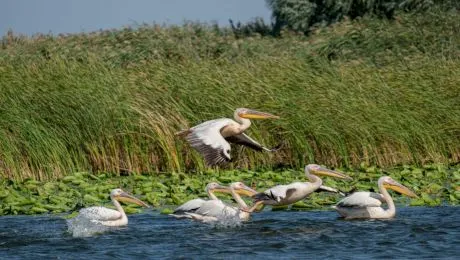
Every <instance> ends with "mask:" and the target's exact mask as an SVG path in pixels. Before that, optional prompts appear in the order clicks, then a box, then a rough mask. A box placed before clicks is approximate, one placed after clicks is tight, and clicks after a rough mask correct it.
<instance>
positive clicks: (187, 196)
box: [0, 164, 460, 215]
mask: <svg viewBox="0 0 460 260" xmlns="http://www.w3.org/2000/svg"><path fill="white" fill-rule="evenodd" d="M346 172H348V174H349V175H350V176H352V177H353V178H354V180H353V181H341V180H337V179H333V178H323V180H324V181H325V185H328V186H331V187H335V188H339V189H340V190H343V191H349V190H351V189H352V188H353V187H354V188H356V189H357V190H370V189H371V188H373V189H375V190H376V189H377V180H378V178H379V177H381V176H383V175H390V176H392V177H393V178H395V179H396V180H398V181H401V183H403V184H404V185H407V187H409V188H411V189H412V190H414V191H415V192H416V193H417V194H418V195H419V198H418V199H412V200H410V199H409V198H407V197H404V196H402V195H396V194H395V193H393V194H395V195H393V198H394V199H395V201H396V202H397V203H398V204H409V203H410V205H417V206H420V205H426V206H437V205H441V204H446V203H447V204H451V205H458V204H459V202H460V190H459V189H458V187H460V165H457V166H455V167H451V168H447V167H444V166H443V165H439V164H433V165H425V166H424V167H420V168H414V167H409V166H404V167H401V168H392V169H388V170H387V171H384V170H382V169H380V168H377V167H368V168H360V169H357V170H354V171H352V170H347V171H346ZM211 181H218V182H220V183H223V184H229V183H230V182H234V181H243V182H245V183H246V184H248V185H250V186H253V187H254V188H256V189H257V190H258V191H263V190H265V189H266V188H270V187H272V186H274V185H276V184H286V183H291V182H293V181H305V177H304V174H303V172H300V171H292V170H290V171H277V172H273V171H268V172H252V171H225V172H215V171H213V172H206V173H202V174H193V175H190V174H183V173H170V174H160V175H156V176H152V175H148V176H145V175H135V176H122V177H120V176H114V175H110V174H99V175H98V176H95V175H92V174H90V173H87V172H82V173H75V174H72V175H68V176H66V177H64V178H63V179H61V180H59V181H50V182H40V181H35V180H31V179H28V180H25V181H22V182H17V181H7V180H2V181H0V215H6V214H41V213H60V212H69V211H76V210H78V209H80V208H82V207H89V206H94V205H104V206H108V207H112V208H113V206H112V205H111V203H110V201H109V193H110V190H111V189H113V188H117V187H121V188H123V189H125V190H127V191H130V192H132V193H133V194H134V195H135V196H137V197H138V198H140V199H142V200H144V201H145V202H147V203H149V204H150V205H153V206H154V207H155V208H156V209H157V210H160V211H161V212H163V213H170V212H171V209H172V208H174V205H179V204H181V203H184V202H185V201H188V200H191V199H194V198H198V197H203V198H205V197H207V194H206V193H205V191H204V189H205V186H206V183H208V182H211ZM222 198H227V199H228V198H230V197H229V196H227V195H223V196H222ZM338 199H340V196H339V195H337V194H331V193H324V192H323V193H315V194H312V195H311V196H310V197H309V198H308V199H307V200H305V201H301V202H298V203H296V204H294V205H293V206H292V209H294V210H305V209H312V208H315V209H327V208H329V206H331V205H333V204H335V203H336V202H337V201H338ZM124 208H125V209H126V212H128V213H137V212H140V210H141V209H140V208H138V207H137V206H134V205H132V204H127V205H125V206H124ZM274 210H279V209H277V208H275V209H274ZM72 215H73V214H72Z"/></svg>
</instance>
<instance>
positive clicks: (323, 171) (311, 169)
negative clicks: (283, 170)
mask: <svg viewBox="0 0 460 260" xmlns="http://www.w3.org/2000/svg"><path fill="white" fill-rule="evenodd" d="M305 173H306V174H309V173H311V174H314V175H324V176H331V177H336V178H340V179H346V180H353V178H351V177H350V176H348V175H346V174H344V173H341V172H338V171H333V170H329V169H327V168H325V167H322V166H320V165H318V164H309V165H307V166H305Z"/></svg>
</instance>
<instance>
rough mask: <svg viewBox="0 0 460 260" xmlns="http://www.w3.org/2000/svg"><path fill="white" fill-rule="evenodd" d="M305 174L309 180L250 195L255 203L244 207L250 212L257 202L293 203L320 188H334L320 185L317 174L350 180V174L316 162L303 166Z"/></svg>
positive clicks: (267, 203)
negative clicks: (250, 206) (249, 207)
mask: <svg viewBox="0 0 460 260" xmlns="http://www.w3.org/2000/svg"><path fill="white" fill-rule="evenodd" d="M305 174H306V176H307V178H308V180H309V181H310V182H294V183H291V184H288V185H277V186H275V187H273V188H270V189H268V190H266V191H264V192H260V193H257V194H255V195H254V196H252V198H253V199H254V202H255V204H254V205H253V207H252V208H251V209H249V210H248V209H245V210H248V211H249V212H252V211H253V210H254V209H255V208H257V206H258V205H259V204H264V205H274V206H285V205H289V204H293V203H295V202H297V201H299V200H303V199H305V198H306V197H307V196H308V195H310V194H311V193H313V192H315V191H316V190H318V189H319V188H320V187H321V189H324V190H327V191H328V189H331V190H335V189H332V188H329V187H327V186H322V184H323V181H322V180H321V178H319V177H318V176H317V175H326V176H332V177H337V178H340V179H348V180H351V179H352V178H351V177H350V176H347V175H345V174H343V173H341V172H337V171H333V170H329V169H326V168H324V167H321V166H319V165H317V164H309V165H307V166H305Z"/></svg>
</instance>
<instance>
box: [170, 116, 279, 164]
mask: <svg viewBox="0 0 460 260" xmlns="http://www.w3.org/2000/svg"><path fill="white" fill-rule="evenodd" d="M234 118H235V120H236V122H235V121H234V120H232V119H229V118H220V119H214V120H210V121H206V122H203V123H201V124H199V125H197V126H194V127H192V128H190V129H186V130H182V131H180V132H178V133H176V135H178V136H185V137H186V139H187V141H188V142H189V143H190V145H191V146H192V147H193V148H195V149H196V150H197V151H198V152H199V153H201V154H202V155H203V157H204V159H205V161H206V164H207V165H208V166H215V165H222V164H225V163H228V162H230V160H231V156H230V151H231V146H230V144H229V142H230V143H235V144H240V145H244V146H247V147H250V148H252V149H254V150H256V151H268V152H272V151H276V150H277V149H278V148H279V146H278V147H275V148H267V147H265V146H263V145H261V144H259V143H258V142H256V141H255V140H254V139H252V138H250V137H249V136H248V135H246V134H245V133H244V131H245V130H246V129H248V128H249V127H250V126H251V120H249V119H268V118H279V117H278V116H275V115H272V114H270V113H265V112H260V111H256V110H252V109H248V108H238V109H236V110H235V113H234Z"/></svg>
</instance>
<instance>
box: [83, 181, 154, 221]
mask: <svg viewBox="0 0 460 260" xmlns="http://www.w3.org/2000/svg"><path fill="white" fill-rule="evenodd" d="M110 198H111V199H112V203H113V205H115V207H116V208H117V210H113V209H109V208H105V207H89V208H84V209H81V210H80V213H79V214H78V216H82V217H85V218H87V219H89V220H91V221H92V222H94V223H99V224H102V225H104V226H111V227H115V226H125V225H127V224H128V217H127V216H126V213H125V211H124V210H123V208H122V207H121V205H120V202H119V201H125V202H131V203H135V204H137V205H139V206H144V207H147V208H148V207H149V206H148V205H147V204H146V203H144V202H143V201H141V200H139V199H137V198H135V197H133V196H131V195H130V194H128V193H126V192H124V191H123V190H122V189H113V190H112V191H111V192H110Z"/></svg>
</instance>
